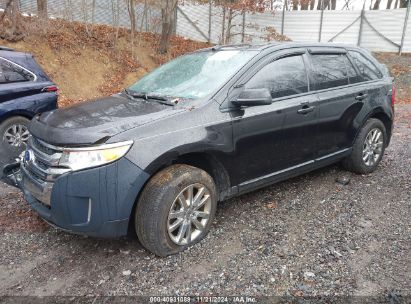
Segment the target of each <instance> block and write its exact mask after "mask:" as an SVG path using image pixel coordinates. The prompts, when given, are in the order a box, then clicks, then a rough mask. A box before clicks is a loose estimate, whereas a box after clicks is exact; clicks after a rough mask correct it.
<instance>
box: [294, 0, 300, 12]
mask: <svg viewBox="0 0 411 304" xmlns="http://www.w3.org/2000/svg"><path fill="white" fill-rule="evenodd" d="M298 2H299V1H298V0H293V11H297V10H298Z"/></svg>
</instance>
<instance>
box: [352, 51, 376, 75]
mask: <svg viewBox="0 0 411 304" xmlns="http://www.w3.org/2000/svg"><path fill="white" fill-rule="evenodd" d="M348 53H349V55H350V57H351V58H352V60H353V63H354V64H355V65H356V67H357V68H358V71H359V73H360V77H361V79H362V81H369V80H376V79H380V78H382V73H381V71H380V70H379V69H378V68H377V67H376V66H375V64H374V63H372V62H371V61H370V60H369V59H368V58H367V57H365V56H364V55H363V54H361V53H360V52H356V51H349V52H348Z"/></svg>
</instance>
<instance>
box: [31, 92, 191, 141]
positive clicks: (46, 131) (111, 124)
mask: <svg viewBox="0 0 411 304" xmlns="http://www.w3.org/2000/svg"><path fill="white" fill-rule="evenodd" d="M184 111H185V109H182V108H179V109H178V108H176V107H173V106H170V105H165V104H161V103H159V102H156V101H146V100H142V99H136V100H133V99H129V98H127V97H125V96H124V95H123V94H117V95H113V96H110V97H105V98H101V99H96V100H93V101H89V102H87V103H81V104H76V105H74V106H71V107H68V108H62V109H58V110H55V111H52V112H46V113H43V114H41V115H38V116H36V117H35V118H34V119H33V120H32V122H31V123H30V127H29V129H30V133H31V134H32V135H33V136H35V137H37V138H40V139H42V140H44V141H45V142H48V143H50V144H54V145H63V146H64V145H69V146H81V145H89V144H94V143H103V142H105V141H106V140H108V139H109V138H110V137H112V136H114V135H116V134H119V133H121V132H124V131H127V130H129V129H132V128H136V127H138V126H141V125H144V124H147V123H152V122H154V121H156V120H159V119H161V118H165V117H168V116H171V115H176V114H178V113H181V112H184Z"/></svg>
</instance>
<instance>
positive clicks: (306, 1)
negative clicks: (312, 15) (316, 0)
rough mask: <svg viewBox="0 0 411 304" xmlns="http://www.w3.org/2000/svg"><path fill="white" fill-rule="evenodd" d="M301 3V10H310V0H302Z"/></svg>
mask: <svg viewBox="0 0 411 304" xmlns="http://www.w3.org/2000/svg"><path fill="white" fill-rule="evenodd" d="M300 4H301V10H302V11H306V10H308V6H309V4H310V0H301V1H300Z"/></svg>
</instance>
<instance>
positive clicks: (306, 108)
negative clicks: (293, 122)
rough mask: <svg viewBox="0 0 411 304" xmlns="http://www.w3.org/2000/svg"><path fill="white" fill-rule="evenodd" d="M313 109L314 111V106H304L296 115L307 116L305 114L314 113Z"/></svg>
mask: <svg viewBox="0 0 411 304" xmlns="http://www.w3.org/2000/svg"><path fill="white" fill-rule="evenodd" d="M314 109H315V107H314V106H312V107H310V106H307V105H304V106H303V107H302V108H301V109H299V110H298V111H297V113H298V114H307V113H310V112H312V111H314Z"/></svg>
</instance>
